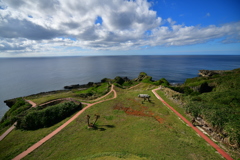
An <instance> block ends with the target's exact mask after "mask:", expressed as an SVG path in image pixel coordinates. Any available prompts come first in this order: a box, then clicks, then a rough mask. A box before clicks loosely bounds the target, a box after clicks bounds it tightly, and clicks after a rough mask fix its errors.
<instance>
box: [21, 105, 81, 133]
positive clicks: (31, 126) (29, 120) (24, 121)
mask: <svg viewBox="0 0 240 160" xmlns="http://www.w3.org/2000/svg"><path fill="white" fill-rule="evenodd" d="M80 109H81V104H80V105H76V104H75V103H74V102H65V103H60V104H57V105H54V106H50V107H47V108H45V109H43V110H37V109H35V108H32V109H31V110H29V112H28V114H27V115H26V116H24V117H22V118H21V119H19V120H18V124H17V128H20V129H26V130H35V129H39V128H43V127H50V126H52V125H54V124H56V123H58V122H60V121H61V120H63V119H65V118H66V117H68V116H70V115H72V114H73V113H75V112H76V111H78V110H80Z"/></svg>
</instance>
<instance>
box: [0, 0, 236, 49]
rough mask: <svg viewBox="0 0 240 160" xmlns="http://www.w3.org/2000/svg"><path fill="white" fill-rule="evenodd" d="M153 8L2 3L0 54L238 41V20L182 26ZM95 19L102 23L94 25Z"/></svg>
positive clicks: (21, 0)
mask: <svg viewBox="0 0 240 160" xmlns="http://www.w3.org/2000/svg"><path fill="white" fill-rule="evenodd" d="M150 7H151V4H150V3H149V2H147V1H146V0H135V1H133V0H130V1H128V0H111V1H109V0H101V1H99V0H87V1H86V0H52V1H49V0H35V1H31V0H2V1H0V51H9V52H12V51H14V52H17V51H19V52H24V51H26V52H27V51H36V52H41V51H48V50H54V49H55V48H57V47H59V46H60V47H61V46H63V47H79V48H87V49H93V50H129V49H138V48H141V47H142V46H145V45H149V46H171V45H189V44H197V43H204V42H207V41H209V40H211V39H216V38H221V37H224V38H225V39H224V40H223V41H222V42H223V43H232V42H236V41H238V42H239V39H240V38H239V37H240V35H239V33H240V27H239V26H240V22H236V23H231V24H224V25H222V26H214V25H211V26H207V27H204V28H201V27H199V26H184V25H178V24H177V22H175V21H174V20H172V19H171V18H168V19H166V20H163V19H162V18H161V17H157V13H156V11H153V10H151V9H150ZM207 15H208V14H207ZM209 16H210V14H209ZM97 19H101V23H96V20H97ZM164 22H165V24H164Z"/></svg>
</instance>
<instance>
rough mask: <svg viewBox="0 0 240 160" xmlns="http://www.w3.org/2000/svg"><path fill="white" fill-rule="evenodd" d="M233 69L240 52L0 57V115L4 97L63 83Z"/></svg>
mask: <svg viewBox="0 0 240 160" xmlns="http://www.w3.org/2000/svg"><path fill="white" fill-rule="evenodd" d="M235 68H240V55H235V56H216V55H214V56H210V55H209V56H206V55H204V56H203V55H201V56H189V55H188V56H147V55H146V56H89V57H88V56H85V57H42V58H0V118H1V117H2V116H3V115H4V114H5V112H6V111H7V110H8V109H9V108H8V107H7V106H6V105H5V104H4V102H3V101H4V100H7V99H11V98H16V97H21V96H27V95H31V94H35V93H39V92H46V91H51V90H61V89H63V87H64V86H66V85H72V84H86V83H88V82H100V81H101V79H103V78H115V77H116V76H122V77H128V78H130V79H133V78H136V77H138V75H139V73H140V72H146V73H147V74H148V75H149V76H152V77H153V79H154V80H158V79H160V78H166V79H167V80H168V81H169V82H170V83H184V81H185V80H186V79H187V78H193V77H196V76H198V72H199V70H201V69H206V70H232V69H235Z"/></svg>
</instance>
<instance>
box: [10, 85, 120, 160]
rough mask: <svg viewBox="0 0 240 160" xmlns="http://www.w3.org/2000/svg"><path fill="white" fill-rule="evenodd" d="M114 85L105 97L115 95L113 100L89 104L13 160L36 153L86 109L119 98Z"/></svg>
mask: <svg viewBox="0 0 240 160" xmlns="http://www.w3.org/2000/svg"><path fill="white" fill-rule="evenodd" d="M113 87H114V85H112V87H111V90H110V91H109V92H108V93H107V94H106V95H105V96H107V95H109V94H110V93H112V92H113V93H114V96H113V98H109V99H106V100H102V101H98V102H95V103H92V104H88V105H87V106H86V107H85V108H83V109H82V110H80V111H79V112H78V113H77V114H75V115H74V116H73V117H72V118H70V119H69V120H68V121H67V122H65V123H64V124H63V125H61V126H60V127H58V128H57V129H56V130H54V131H53V132H51V133H50V134H48V135H47V136H46V137H44V138H43V139H41V140H40V141H38V142H37V143H35V144H34V145H32V146H31V147H29V148H28V149H27V150H26V151H24V152H22V153H21V154H19V155H18V156H16V157H15V158H14V159H13V160H19V159H22V158H24V157H25V156H27V155H28V154H29V153H31V152H32V151H34V150H35V149H37V148H38V147H40V146H41V145H42V144H43V143H45V142H46V141H47V140H49V139H50V138H52V137H53V136H55V135H56V134H57V133H58V132H60V131H61V130H62V129H63V128H65V127H66V126H67V125H68V124H69V123H71V122H72V121H74V120H75V119H76V118H77V117H78V116H79V115H80V114H82V113H83V112H84V111H85V110H86V109H88V108H89V107H91V106H93V105H95V104H98V103H102V102H104V101H109V100H112V99H114V98H116V97H117V92H116V91H115V90H114V88H113Z"/></svg>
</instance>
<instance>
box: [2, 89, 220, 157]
mask: <svg viewBox="0 0 240 160" xmlns="http://www.w3.org/2000/svg"><path fill="white" fill-rule="evenodd" d="M154 87H155V86H153V85H150V84H141V85H140V86H138V87H136V88H133V89H131V90H123V89H120V88H116V90H117V93H118V97H117V98H116V99H114V100H111V101H108V102H103V103H99V104H97V105H94V106H92V107H91V108H89V109H87V110H86V111H85V112H84V113H83V114H82V115H80V116H79V117H78V118H77V119H76V120H75V121H74V122H72V123H71V124H69V125H68V126H67V127H66V128H65V129H63V130H62V131H61V132H60V133H58V134H57V135H55V136H54V137H53V138H52V139H50V140H49V141H47V142H46V143H44V144H43V145H42V146H41V147H40V148H38V149H37V150H35V151H33V152H32V153H31V154H30V155H28V156H27V157H26V158H25V159H36V157H37V159H117V158H121V157H122V158H126V159H127V158H128V159H221V158H220V156H219V155H218V154H216V153H215V150H214V149H213V148H212V147H210V146H208V145H207V144H206V142H205V141H204V140H203V139H201V138H200V137H198V136H197V135H196V133H195V132H194V131H193V130H192V129H191V128H190V127H187V126H186V125H185V124H184V123H182V122H181V121H180V120H179V119H178V118H177V116H176V115H175V114H174V113H172V112H170V111H169V110H168V109H167V108H166V106H164V105H163V104H162V103H161V102H160V101H159V100H158V99H157V98H155V97H154V95H153V94H152V92H151V90H152V89H153V88H154ZM139 93H146V94H149V95H151V103H150V102H142V99H139V98H138V97H137V95H138V94H139ZM117 105H119V106H122V107H130V108H132V109H134V110H138V111H141V110H143V107H145V110H144V112H145V113H147V112H153V113H154V116H159V117H161V118H162V119H163V121H162V123H159V122H158V121H157V120H156V119H155V118H154V117H143V116H134V115H128V114H126V113H125V112H124V111H121V110H115V109H114V107H115V106H117ZM94 114H99V115H100V116H101V117H100V119H99V120H98V122H97V125H98V127H99V128H101V130H89V129H87V127H86V126H87V124H86V115H90V116H91V118H92V117H94ZM93 120H94V119H93V118H92V119H90V121H93ZM18 132H21V131H18ZM22 134H23V133H22ZM3 143H5V142H4V141H3Z"/></svg>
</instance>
